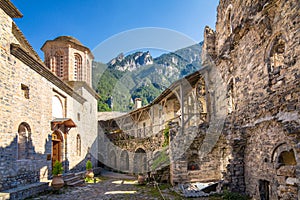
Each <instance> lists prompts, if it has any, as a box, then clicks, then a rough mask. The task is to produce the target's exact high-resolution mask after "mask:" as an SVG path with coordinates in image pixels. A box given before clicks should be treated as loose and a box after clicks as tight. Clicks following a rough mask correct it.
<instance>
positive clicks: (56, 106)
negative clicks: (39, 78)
mask: <svg viewBox="0 0 300 200" xmlns="http://www.w3.org/2000/svg"><path fill="white" fill-rule="evenodd" d="M52 117H53V118H63V117H64V112H63V104H62V102H61V100H60V99H59V97H58V96H53V97H52Z"/></svg>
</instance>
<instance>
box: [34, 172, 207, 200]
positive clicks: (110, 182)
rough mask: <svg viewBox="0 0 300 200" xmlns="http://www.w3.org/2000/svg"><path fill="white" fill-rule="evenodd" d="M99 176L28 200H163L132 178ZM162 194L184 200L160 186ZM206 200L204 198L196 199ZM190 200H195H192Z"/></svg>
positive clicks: (155, 191) (194, 199)
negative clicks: (78, 184)
mask: <svg viewBox="0 0 300 200" xmlns="http://www.w3.org/2000/svg"><path fill="white" fill-rule="evenodd" d="M105 175H106V176H105V177H104V176H101V177H100V179H101V181H100V182H98V183H95V184H84V185H82V186H78V187H64V188H62V189H61V190H60V191H59V192H53V191H52V192H48V193H46V194H41V195H40V196H37V197H34V198H30V200H93V199H101V200H109V199H111V200H113V199H118V200H120V199H128V200H161V199H163V198H162V197H161V196H160V194H159V192H158V190H157V189H156V187H154V186H153V185H144V186H140V185H138V184H137V181H136V180H134V177H130V176H126V175H117V174H114V173H111V172H110V173H108V174H105ZM108 176H109V177H108ZM161 188H162V190H163V191H162V192H163V195H164V196H165V199H171V200H180V199H185V198H182V197H181V196H179V195H178V194H177V193H175V192H174V191H171V190H170V189H168V188H167V187H166V185H162V186H161ZM197 199H198V200H200V199H201V200H206V198H197ZM192 200H196V198H193V199H192Z"/></svg>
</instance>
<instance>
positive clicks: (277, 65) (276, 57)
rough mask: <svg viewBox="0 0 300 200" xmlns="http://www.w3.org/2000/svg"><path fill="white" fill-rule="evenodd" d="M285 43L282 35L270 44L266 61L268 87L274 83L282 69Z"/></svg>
mask: <svg viewBox="0 0 300 200" xmlns="http://www.w3.org/2000/svg"><path fill="white" fill-rule="evenodd" d="M285 43H286V42H285V39H284V38H283V36H282V34H279V35H277V36H276V37H275V38H274V39H273V41H272V42H271V46H270V50H269V57H268V59H267V60H268V63H267V68H268V75H269V85H270V86H271V85H274V84H275V83H276V78H277V77H279V76H280V72H281V71H280V70H281V69H282V68H283V65H284V52H285Z"/></svg>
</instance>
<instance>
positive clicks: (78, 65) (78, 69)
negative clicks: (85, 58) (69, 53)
mask: <svg viewBox="0 0 300 200" xmlns="http://www.w3.org/2000/svg"><path fill="white" fill-rule="evenodd" d="M74 57H75V60H74V80H77V81H82V78H83V77H82V59H81V56H80V55H79V54H75V55H74Z"/></svg>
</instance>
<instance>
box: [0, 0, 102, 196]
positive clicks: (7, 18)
mask: <svg viewBox="0 0 300 200" xmlns="http://www.w3.org/2000/svg"><path fill="white" fill-rule="evenodd" d="M0 8H1V10H0V12H1V13H0V21H1V31H0V41H1V59H0V62H1V64H0V71H1V72H0V93H1V95H0V104H1V106H0V113H1V115H0V116H1V117H0V134H1V136H0V138H1V139H0V155H1V156H0V191H3V190H8V189H11V188H15V187H18V186H25V185H28V184H34V183H38V182H40V181H43V180H47V179H49V178H50V176H51V171H52V165H53V163H54V162H55V161H56V160H58V161H61V162H62V163H63V167H64V171H65V172H68V171H70V170H73V171H74V170H85V163H86V161H85V159H89V158H90V157H91V155H90V154H89V151H91V150H92V148H95V147H97V145H96V141H97V140H96V138H97V99H98V98H99V96H98V95H97V94H96V93H95V92H94V91H93V90H92V88H91V64H92V59H93V55H92V53H91V51H90V50H89V48H87V47H85V46H84V45H82V44H81V43H80V42H79V41H78V40H76V39H75V38H72V37H69V36H62V37H58V38H56V39H54V40H49V41H46V42H45V44H44V45H43V47H42V50H43V51H44V54H45V58H46V60H45V63H44V62H42V61H41V59H40V58H39V57H38V55H37V54H36V52H35V51H34V50H33V48H32V47H31V46H30V44H29V43H28V41H27V40H26V38H25V37H24V35H23V34H22V32H21V31H20V30H19V28H18V27H17V26H16V24H15V23H14V22H13V20H12V19H13V18H20V17H22V14H21V13H20V12H19V11H18V10H17V9H16V8H15V6H14V5H13V4H12V3H11V2H10V1H8V0H1V3H0ZM96 151H97V150H96ZM92 160H93V162H94V166H96V164H97V163H96V161H95V159H92Z"/></svg>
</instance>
